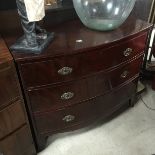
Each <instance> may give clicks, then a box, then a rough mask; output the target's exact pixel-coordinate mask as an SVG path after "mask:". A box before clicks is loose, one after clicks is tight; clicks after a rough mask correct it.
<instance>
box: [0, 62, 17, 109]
mask: <svg viewBox="0 0 155 155" xmlns="http://www.w3.org/2000/svg"><path fill="white" fill-rule="evenodd" d="M12 90H13V91H12ZM0 94H1V96H2V97H0V109H1V108H3V107H5V106H7V105H8V104H10V103H11V102H12V101H14V100H15V99H16V98H17V97H18V96H19V92H18V87H17V83H16V78H15V76H14V71H13V68H12V66H11V64H9V63H6V64H4V65H1V67H0Z"/></svg>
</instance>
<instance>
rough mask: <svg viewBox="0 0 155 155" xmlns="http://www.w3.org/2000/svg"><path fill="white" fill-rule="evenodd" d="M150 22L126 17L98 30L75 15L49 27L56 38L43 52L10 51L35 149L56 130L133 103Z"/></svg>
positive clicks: (11, 39) (72, 126)
mask: <svg viewBox="0 0 155 155" xmlns="http://www.w3.org/2000/svg"><path fill="white" fill-rule="evenodd" d="M151 26H152V25H151V24H148V23H146V22H144V21H141V20H138V19H128V20H127V21H126V23H124V24H123V25H122V26H121V27H120V28H118V29H116V30H114V31H110V32H98V31H93V30H90V29H88V28H86V27H84V26H83V25H82V24H81V23H80V21H78V20H75V21H70V22H66V23H64V24H62V25H59V26H57V27H53V28H51V31H54V32H55V34H56V36H55V40H54V41H53V42H52V43H51V45H50V46H49V48H48V49H47V50H45V51H44V52H42V53H41V54H32V53H23V52H16V51H12V54H13V57H14V60H15V62H16V64H17V67H18V70H19V74H20V78H21V81H22V86H23V89H24V93H25V98H26V102H27V105H28V112H29V115H30V118H31V121H32V126H33V129H34V132H35V137H36V143H37V146H38V150H41V149H43V148H44V146H45V144H46V138H47V137H48V136H50V135H52V134H54V133H58V132H64V131H70V130H74V129H78V128H81V127H84V126H86V125H88V124H90V123H93V122H95V121H96V120H98V119H103V118H106V117H108V116H110V115H111V114H112V113H113V112H115V111H117V110H118V109H120V108H121V107H122V106H123V105H125V104H127V105H129V103H131V104H133V99H134V96H135V94H136V87H137V81H138V77H139V72H140V67H141V64H142V61H143V54H144V51H145V46H146V44H145V43H146V40H147V35H148V32H149V30H150V29H151ZM15 39H16V38H13V37H12V38H11V37H10V38H9V39H8V44H9V45H10V44H11V43H13V42H14V41H15Z"/></svg>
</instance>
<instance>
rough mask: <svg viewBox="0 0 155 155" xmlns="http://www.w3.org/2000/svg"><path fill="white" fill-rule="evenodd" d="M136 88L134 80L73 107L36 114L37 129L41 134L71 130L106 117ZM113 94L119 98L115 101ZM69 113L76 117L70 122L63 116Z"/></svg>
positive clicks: (128, 97)
mask: <svg viewBox="0 0 155 155" xmlns="http://www.w3.org/2000/svg"><path fill="white" fill-rule="evenodd" d="M135 90H136V84H135V82H133V83H130V84H127V85H125V86H123V87H121V88H117V89H115V90H113V91H112V92H111V93H107V94H106V95H103V96H99V97H96V98H94V99H91V100H89V101H85V102H82V103H78V104H76V105H75V106H73V107H67V108H62V109H59V110H55V111H54V112H50V111H48V112H46V113H40V114H36V117H35V119H36V123H37V129H38V131H39V132H40V134H43V135H49V133H52V132H56V131H63V129H68V130H69V129H70V130H71V129H72V126H76V125H77V124H81V123H82V122H85V121H86V122H87V121H88V120H91V119H93V118H99V117H101V118H104V117H105V116H106V115H108V114H109V113H110V112H111V111H115V110H116V109H117V107H120V105H121V104H123V102H124V101H126V100H128V99H130V96H132V95H133V94H134V93H135ZM112 96H115V97H116V98H117V100H116V101H115V102H114V99H113V98H112ZM68 115H73V116H74V117H75V119H74V120H72V121H70V122H66V121H64V120H63V118H64V117H65V116H68Z"/></svg>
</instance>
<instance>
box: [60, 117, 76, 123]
mask: <svg viewBox="0 0 155 155" xmlns="http://www.w3.org/2000/svg"><path fill="white" fill-rule="evenodd" d="M62 120H63V121H65V122H66V123H68V122H72V121H74V120H75V116H73V115H67V116H65V117H64V118H63V119H62Z"/></svg>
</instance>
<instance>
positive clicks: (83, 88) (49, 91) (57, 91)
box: [28, 56, 143, 113]
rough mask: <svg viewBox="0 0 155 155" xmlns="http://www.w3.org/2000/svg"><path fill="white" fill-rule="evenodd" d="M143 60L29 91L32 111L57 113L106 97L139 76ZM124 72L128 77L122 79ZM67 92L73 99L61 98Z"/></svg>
mask: <svg viewBox="0 0 155 155" xmlns="http://www.w3.org/2000/svg"><path fill="white" fill-rule="evenodd" d="M142 58H143V57H142V56H140V57H139V58H138V59H135V60H132V61H130V62H128V63H127V64H124V65H123V66H121V67H118V68H117V69H115V70H113V71H110V72H100V73H98V74H95V75H94V76H91V77H88V78H83V79H81V80H79V81H72V82H64V83H63V84H57V85H52V86H49V87H45V88H44V87H42V88H36V89H32V90H29V91H28V94H29V99H30V102H31V106H32V111H33V112H34V113H40V112H46V111H49V110H54V111H55V110H56V109H59V108H60V109H61V108H64V107H67V106H71V105H73V104H77V103H79V102H82V101H85V100H88V99H90V98H95V97H96V96H100V95H104V94H105V93H107V92H109V91H111V90H112V89H113V88H115V87H118V86H119V85H120V84H122V83H124V82H125V81H127V80H129V79H130V78H132V77H136V76H138V74H139V69H140V66H141V62H142ZM124 71H127V72H128V73H127V76H126V77H121V76H122V74H123V73H124ZM65 92H72V93H73V94H74V96H73V97H72V98H71V99H68V100H63V99H62V98H61V96H62V94H64V93H65ZM40 94H41V95H40Z"/></svg>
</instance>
